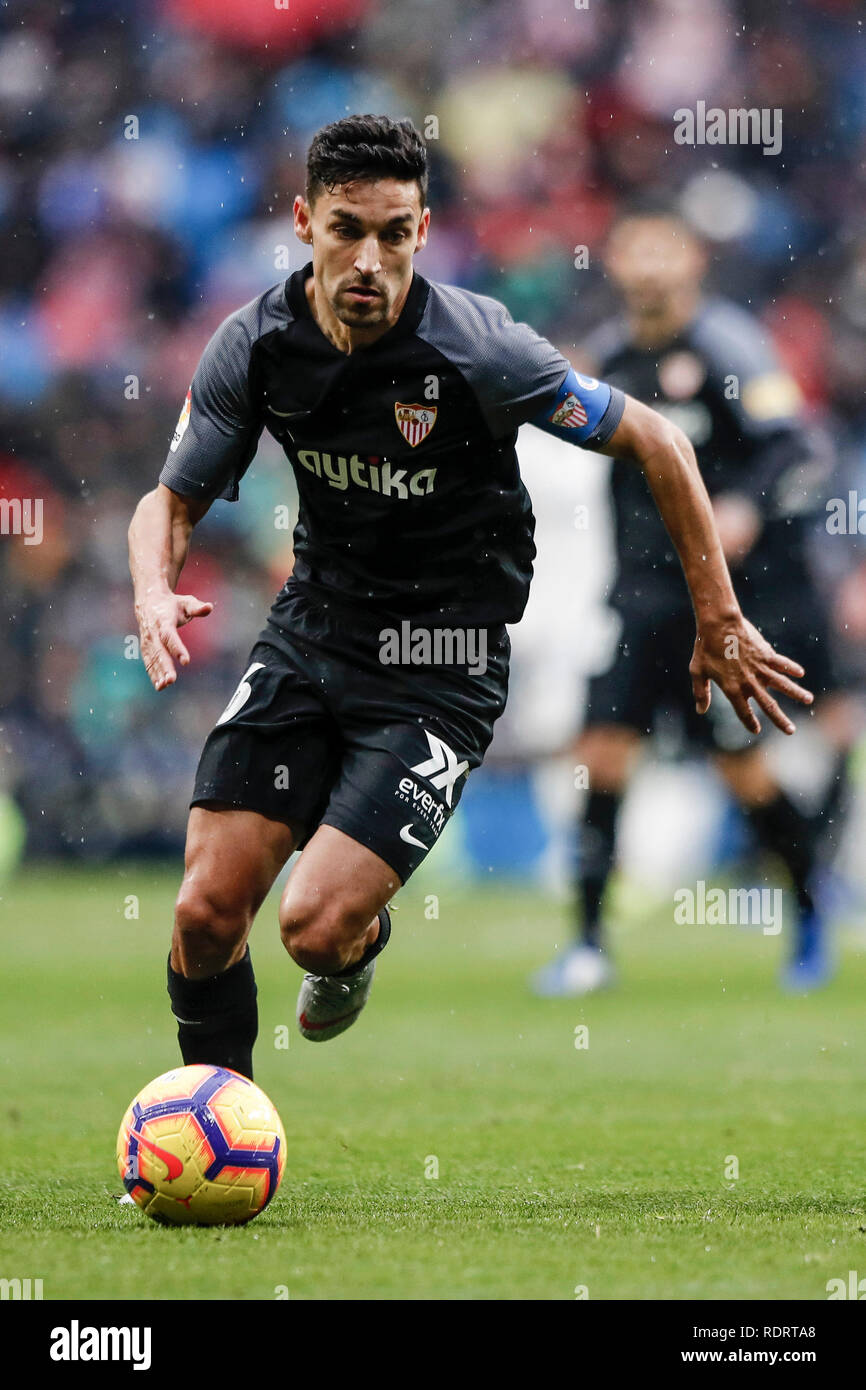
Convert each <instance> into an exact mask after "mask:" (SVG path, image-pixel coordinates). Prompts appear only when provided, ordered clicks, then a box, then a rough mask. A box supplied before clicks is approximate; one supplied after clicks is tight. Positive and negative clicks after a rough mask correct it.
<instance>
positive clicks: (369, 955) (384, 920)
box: [333, 907, 391, 980]
mask: <svg viewBox="0 0 866 1390" xmlns="http://www.w3.org/2000/svg"><path fill="white" fill-rule="evenodd" d="M390 935H391V914H390V912H389V911H388V909H387V907H383V908H382V911H381V912H380V913H379V935H378V936H377V937H376V940H375V941H374V942H373V943H372V945H370V946H368V947H367V948H366V949H365V951H364V954H363V955H362V957H361V959H360V960H356V961H355V964H354V965H350V966H347V968H346V969H345V970H338V971H337V973H336V975H335V976H334V977H333V978H334V979H336V980H342V979H345V977H346V976H347V975H357V973H358V971H359V970H363V969H364V966H365V965H369V964H370V961H371V960H375V958H376V956H378V954H379V952H380V951H384V949H385V947H386V946H387V945H388V939H389V937H390Z"/></svg>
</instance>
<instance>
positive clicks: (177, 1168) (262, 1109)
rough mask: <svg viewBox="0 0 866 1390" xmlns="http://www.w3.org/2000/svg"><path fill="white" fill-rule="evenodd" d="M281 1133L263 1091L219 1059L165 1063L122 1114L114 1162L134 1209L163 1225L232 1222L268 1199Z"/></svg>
mask: <svg viewBox="0 0 866 1390" xmlns="http://www.w3.org/2000/svg"><path fill="white" fill-rule="evenodd" d="M285 1162H286V1135H285V1131H284V1130H283V1126H282V1121H281V1120H280V1117H279V1115H278V1114H277V1112H276V1110H275V1108H274V1106H273V1105H272V1104H271V1102H270V1101H269V1100H268V1098H267V1096H266V1095H265V1093H264V1091H262V1090H260V1089H259V1087H258V1086H254V1085H253V1083H252V1081H248V1080H247V1078H246V1077H245V1076H241V1075H240V1073H239V1072H236V1071H229V1070H228V1068H227V1067H213V1066H192V1067H178V1068H177V1070H176V1071H167V1072H165V1073H164V1074H163V1075H162V1076H158V1077H157V1078H156V1080H155V1081H151V1083H150V1085H149V1086H145V1088H144V1090H143V1091H141V1092H140V1093H139V1094H138V1095H137V1096H136V1098H135V1100H134V1101H133V1102H132V1104H131V1105H130V1107H129V1109H128V1110H127V1112H126V1114H125V1115H124V1117H123V1120H122V1121H121V1125H120V1131H119V1133H118V1136H117V1167H118V1169H119V1171H120V1176H121V1178H122V1179H123V1185H124V1187H125V1188H126V1190H127V1192H129V1193H130V1194H131V1196H132V1198H133V1200H134V1201H135V1202H136V1204H137V1205H138V1206H139V1207H141V1210H142V1211H144V1212H147V1215H148V1216H151V1217H153V1219H154V1220H155V1221H161V1222H167V1223H168V1224H170V1225H177V1226H185V1225H201V1226H237V1225H240V1224H241V1223H242V1222H244V1221H251V1220H252V1218H253V1217H254V1216H258V1214H259V1212H260V1211H263V1210H264V1208H265V1207H266V1206H267V1205H268V1202H269V1201H270V1200H271V1198H272V1197H273V1195H274V1193H275V1192H276V1190H277V1188H278V1187H279V1185H280V1179H281V1178H282V1176H283V1168H284V1167H285Z"/></svg>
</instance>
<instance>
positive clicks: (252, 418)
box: [129, 298, 262, 690]
mask: <svg viewBox="0 0 866 1390" xmlns="http://www.w3.org/2000/svg"><path fill="white" fill-rule="evenodd" d="M260 303H261V298H260V299H259V300H254V301H253V302H252V304H249V305H246V306H245V307H244V308H243V309H239V310H238V311H237V313H234V314H232V315H230V317H229V318H227V319H226V320H225V321H224V322H223V323H221V324H220V326H219V328H218V329H217V331H216V333H214V335H213V337H212V338H211V340H210V342H209V343H208V345H207V347H206V348H205V350H204V353H203V354H202V357H201V361H200V362H199V364H198V367H197V368H196V372H195V376H194V377H193V379H192V384H191V385H190V388H189V391H188V393H187V397H186V401H185V402H184V407H183V410H182V411H181V414H180V419H179V420H178V422H177V428H176V429H175V432H174V437H173V439H172V441H171V445H170V446H169V453H168V458H167V459H166V461H165V465H164V466H163V469H162V472H161V473H160V478H159V483H158V485H157V486H156V488H155V489H154V491H153V492H149V493H147V494H146V496H144V497H143V498H142V499H141V501H140V502H139V504H138V507H137V508H136V512H135V515H134V517H133V518H132V524H131V525H130V528H129V568H130V571H131V573H132V580H133V584H134V586H135V613H136V617H137V618H138V625H139V629H140V631H141V659H142V661H143V662H144V665H145V667H146V669H147V674H148V675H149V676H150V679H151V682H152V684H153V686H154V688H155V689H156V690H165V688H166V686H169V685H173V684H174V682H175V681H176V680H177V668H176V666H175V662H177V663H179V665H181V666H186V665H187V664H188V662H189V652H188V651H187V649H186V647H185V646H184V644H183V642H182V641H181V639H180V637H179V636H178V628H181V627H183V626H184V624H185V623H188V622H190V621H191V620H192V619H193V618H203V617H206V615H207V614H208V613H210V612H211V610H212V608H213V604H212V603H206V602H203V601H202V600H201V599H198V598H196V597H195V595H193V594H176V593H175V592H174V589H175V586H176V584H177V582H178V579H179V578H180V573H181V570H182V569H183V566H184V563H185V561H186V557H187V554H188V552H189V541H190V536H191V535H192V529H193V527H194V526H195V524H196V522H198V521H200V520H201V518H202V517H203V516H204V514H205V512H206V511H207V510H208V508H209V507H210V504H211V502H212V501H213V500H214V499H215V498H217V497H223V498H225V499H226V500H227V501H235V500H236V499H237V496H238V484H239V482H240V479H241V478H242V476H243V474H244V472H245V470H246V469H247V467H248V466H249V463H250V460H251V459H252V458H253V455H254V454H255V452H256V447H257V445H258V441H259V436H260V434H261V432H262V420H261V416H260V413H259V411H258V409H257V408H256V407H255V405H254V404H253V400H252V394H251V391H250V384H249V371H250V348H251V342H252V338H253V335H254V333H255V332H256V329H257V325H258V310H259V305H260Z"/></svg>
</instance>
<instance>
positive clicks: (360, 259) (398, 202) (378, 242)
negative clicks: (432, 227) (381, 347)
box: [295, 179, 430, 329]
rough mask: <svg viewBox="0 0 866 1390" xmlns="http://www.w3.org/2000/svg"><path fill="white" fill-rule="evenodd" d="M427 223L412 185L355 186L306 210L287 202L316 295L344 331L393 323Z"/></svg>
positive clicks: (299, 203) (305, 206) (302, 202)
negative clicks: (306, 249) (309, 251)
mask: <svg viewBox="0 0 866 1390" xmlns="http://www.w3.org/2000/svg"><path fill="white" fill-rule="evenodd" d="M429 222H430V212H429V209H427V208H423V209H422V207H421V196H420V192H419V189H418V185H417V183H415V182H414V181H413V182H404V181H402V180H400V179H377V180H366V179H365V180H357V181H356V182H354V183H350V184H344V185H342V186H341V187H338V188H336V189H335V190H334V191H333V193H329V192H327V191H326V190H322V191H321V192H320V193H319V195H318V196H317V197H316V199H315V201H314V202H313V204H312V207H311V206H310V205H309V204H308V203H307V201H306V199H304V198H296V199H295V231H296V233H297V235H298V236H299V237H300V239H301V240H302V241H306V242H308V243H309V244H310V245H311V246H312V248H313V273H314V276H315V280H316V285H317V289H318V291H319V292H320V293H321V294H322V295H323V297H324V299H325V300H326V302H327V304H328V306H329V308H330V309H331V311H332V312H333V313H334V314H335V316H336V317H337V318H338V319H339V320H340V322H341V323H343V324H345V325H346V327H348V328H356V329H357V328H376V327H378V328H381V327H382V326H383V325H385V324H390V323H393V322H395V321H396V319H397V317H398V316H399V312H400V310H401V309H402V307H403V301H404V300H405V298H406V294H407V292H408V290H409V285H410V284H411V281H412V257H413V256H414V254H415V252H416V251H420V249H421V247H422V246H423V245H424V244H425V242H426V240H427V227H428V224H429Z"/></svg>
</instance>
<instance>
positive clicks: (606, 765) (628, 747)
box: [578, 724, 640, 793]
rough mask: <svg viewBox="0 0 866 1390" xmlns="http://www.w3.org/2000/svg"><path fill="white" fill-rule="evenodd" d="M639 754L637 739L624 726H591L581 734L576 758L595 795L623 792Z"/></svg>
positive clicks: (636, 735)
mask: <svg viewBox="0 0 866 1390" xmlns="http://www.w3.org/2000/svg"><path fill="white" fill-rule="evenodd" d="M639 751H640V735H639V734H638V733H637V731H636V730H634V729H631V728H627V727H626V726H624V725H623V726H617V725H602V724H599V725H593V726H591V727H589V728H587V729H585V730H584V731H583V734H582V735H581V738H580V741H579V744H578V758H579V760H580V762H582V763H583V764H584V765H585V766H586V769H587V774H588V781H589V785H590V787H592V788H593V790H594V791H603V792H612V793H618V792H622V791H624V789H625V787H626V785H627V783H628V781H629V778H630V777H631V774H632V771H633V769H634V764H635V761H636V758H637V756H638V753H639Z"/></svg>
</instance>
